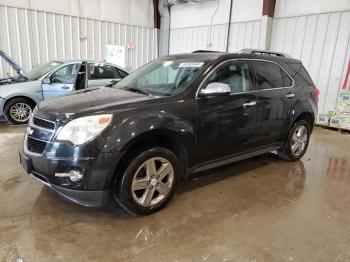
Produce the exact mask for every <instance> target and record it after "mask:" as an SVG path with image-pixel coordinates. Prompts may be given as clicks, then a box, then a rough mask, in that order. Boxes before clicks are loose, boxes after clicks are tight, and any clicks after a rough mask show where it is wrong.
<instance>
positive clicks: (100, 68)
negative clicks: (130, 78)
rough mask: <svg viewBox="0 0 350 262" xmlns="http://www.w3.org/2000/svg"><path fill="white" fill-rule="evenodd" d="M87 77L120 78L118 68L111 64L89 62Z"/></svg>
mask: <svg viewBox="0 0 350 262" xmlns="http://www.w3.org/2000/svg"><path fill="white" fill-rule="evenodd" d="M88 70H89V71H88V72H89V79H91V80H94V79H113V78H120V76H119V72H118V70H117V69H116V68H115V67H114V66H111V65H106V64H89V67H88Z"/></svg>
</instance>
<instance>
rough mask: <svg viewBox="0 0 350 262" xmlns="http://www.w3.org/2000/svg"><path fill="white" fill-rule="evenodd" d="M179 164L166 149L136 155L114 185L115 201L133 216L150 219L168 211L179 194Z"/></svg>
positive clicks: (145, 151)
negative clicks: (148, 216) (154, 214)
mask: <svg viewBox="0 0 350 262" xmlns="http://www.w3.org/2000/svg"><path fill="white" fill-rule="evenodd" d="M178 177H179V164H178V159H177V157H176V156H175V154H174V153H173V152H172V151H170V150H168V149H166V148H162V147H154V148H151V149H147V150H144V151H142V152H138V153H135V154H134V155H133V157H130V160H129V162H128V164H127V165H126V167H125V168H124V169H123V170H122V177H119V178H117V181H116V182H115V183H114V185H115V188H114V189H113V191H114V199H115V200H116V202H117V203H118V204H119V205H120V206H121V207H123V209H124V210H126V211H127V212H129V213H130V214H132V215H147V214H151V213H154V212H157V211H158V210H160V209H162V208H163V207H165V205H166V204H167V203H168V202H169V200H170V199H171V198H172V196H173V195H174V193H175V191H176V187H177V183H178Z"/></svg>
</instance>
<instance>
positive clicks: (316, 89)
mask: <svg viewBox="0 0 350 262" xmlns="http://www.w3.org/2000/svg"><path fill="white" fill-rule="evenodd" d="M313 92H314V95H315V97H316V99H317V102H318V100H319V97H320V93H321V91H320V89H318V88H317V87H315V88H314V90H313Z"/></svg>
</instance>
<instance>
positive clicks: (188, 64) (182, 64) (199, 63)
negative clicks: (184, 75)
mask: <svg viewBox="0 0 350 262" xmlns="http://www.w3.org/2000/svg"><path fill="white" fill-rule="evenodd" d="M203 64H204V63H203V62H191V63H181V64H180V65H179V67H201V66H202V65H203Z"/></svg>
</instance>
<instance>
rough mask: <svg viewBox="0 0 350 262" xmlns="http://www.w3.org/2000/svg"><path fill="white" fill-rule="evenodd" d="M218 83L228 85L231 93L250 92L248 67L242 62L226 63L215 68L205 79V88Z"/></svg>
mask: <svg viewBox="0 0 350 262" xmlns="http://www.w3.org/2000/svg"><path fill="white" fill-rule="evenodd" d="M214 82H219V83H225V84H228V85H229V86H230V88H231V93H241V92H247V91H251V90H252V85H251V82H250V74H249V66H248V63H247V62H244V61H228V62H226V63H224V64H223V65H221V66H220V67H219V68H217V69H216V70H215V71H214V72H213V73H212V74H211V75H210V76H209V78H208V79H207V81H206V84H205V86H207V85H208V84H210V83H214Z"/></svg>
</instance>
